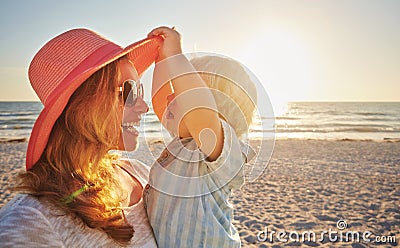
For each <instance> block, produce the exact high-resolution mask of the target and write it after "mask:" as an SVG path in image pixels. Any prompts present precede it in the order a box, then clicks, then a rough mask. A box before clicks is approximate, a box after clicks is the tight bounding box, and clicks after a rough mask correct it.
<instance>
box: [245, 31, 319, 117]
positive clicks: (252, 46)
mask: <svg viewBox="0 0 400 248" xmlns="http://www.w3.org/2000/svg"><path fill="white" fill-rule="evenodd" d="M241 58H243V59H244V60H245V64H246V65H247V66H248V67H249V68H250V69H251V70H253V72H254V73H255V74H256V75H257V76H258V77H259V79H260V81H261V82H262V84H263V86H264V87H265V88H266V90H267V92H268V94H269V97H270V99H271V102H272V105H273V107H274V111H275V113H276V115H279V114H281V113H282V111H284V108H285V106H286V103H287V102H288V101H299V100H307V99H313V98H315V96H314V95H313V94H314V88H315V80H314V78H313V63H312V53H311V49H310V44H308V43H307V42H306V41H305V40H304V39H302V37H300V36H299V35H297V34H296V33H295V32H290V31H288V30H284V29H268V30H266V31H265V32H263V33H262V34H259V33H258V34H256V35H253V36H252V37H251V38H249V39H248V43H247V44H246V45H245V46H244V49H243V50H242V54H241Z"/></svg>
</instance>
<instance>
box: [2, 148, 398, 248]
mask: <svg viewBox="0 0 400 248" xmlns="http://www.w3.org/2000/svg"><path fill="white" fill-rule="evenodd" d="M26 145H27V144H26V143H25V142H22V143H2V144H0V154H1V156H0V163H1V180H0V207H1V206H3V205H4V204H5V203H6V202H7V201H9V200H10V199H11V198H12V197H13V195H14V193H13V192H11V191H10V190H9V189H8V186H10V185H12V182H13V181H12V177H13V176H14V175H15V174H16V173H17V172H18V171H19V170H22V169H23V168H24V159H25V154H24V153H25V149H26ZM140 149H145V146H143V145H142V148H140ZM161 149H162V144H161V143H158V142H154V143H153V144H152V145H151V150H153V151H154V153H155V154H158V153H159V152H160V151H161ZM140 151H141V150H139V152H138V153H137V154H138V157H137V158H138V159H140V160H142V161H144V162H149V161H150V159H149V158H148V157H146V156H140V154H141V153H140ZM231 202H232V204H233V205H234V208H235V220H234V224H235V226H236V228H237V229H238V231H239V233H240V236H241V240H242V246H243V247H285V246H302V247H310V246H311V247H370V246H376V245H379V246H380V247H393V246H397V245H398V243H399V239H400V143H399V142H372V141H369V142H367V141H364V142H363V141H316V140H280V141H277V142H276V146H275V149H274V153H273V156H272V159H271V161H270V163H269V165H268V167H267V169H266V170H265V171H264V173H263V174H262V175H261V176H260V177H259V178H258V180H256V181H255V182H253V183H248V184H246V185H245V186H244V187H243V188H242V189H241V190H240V191H236V192H235V193H234V196H233V198H232V199H231ZM339 228H342V229H339ZM273 232H275V233H273ZM279 232H280V234H279V235H278V233H279ZM283 232H285V233H283ZM304 232H308V233H309V234H310V236H307V235H303V236H302V233H304ZM313 233H314V234H315V240H314V239H313ZM369 233H370V234H369ZM265 234H266V235H265ZM297 234H298V235H299V236H298V237H297ZM305 234H307V233H305ZM346 235H347V236H346ZM363 235H364V237H363ZM357 236H358V237H359V239H358V241H357ZM321 237H322V238H321ZM364 238H365V239H364ZM376 238H380V239H381V240H385V241H386V242H376ZM335 239H336V242H334V241H335ZM368 239H369V241H368ZM394 239H395V241H394ZM388 241H391V242H388Z"/></svg>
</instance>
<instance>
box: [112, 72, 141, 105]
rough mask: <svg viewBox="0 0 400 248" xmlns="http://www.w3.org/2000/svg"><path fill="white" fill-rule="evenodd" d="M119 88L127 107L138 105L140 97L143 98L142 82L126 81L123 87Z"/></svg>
mask: <svg viewBox="0 0 400 248" xmlns="http://www.w3.org/2000/svg"><path fill="white" fill-rule="evenodd" d="M118 88H119V90H118V91H119V92H120V93H122V97H123V99H124V104H125V106H128V107H132V106H134V105H135V104H136V102H137V100H138V98H139V97H140V98H143V94H144V90H143V85H142V84H141V83H140V81H138V82H136V81H134V80H131V79H130V80H126V81H125V82H124V83H123V84H122V86H120V87H118ZM131 91H132V93H131Z"/></svg>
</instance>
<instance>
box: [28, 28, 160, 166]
mask: <svg viewBox="0 0 400 248" xmlns="http://www.w3.org/2000/svg"><path fill="white" fill-rule="evenodd" d="M161 42H162V38H161V37H159V36H158V37H153V38H147V39H144V40H141V41H138V42H136V43H134V44H132V45H129V46H128V47H126V48H125V49H124V48H122V47H120V46H119V45H117V44H115V43H113V42H111V41H110V40H108V39H106V38H104V37H102V36H101V35H99V34H97V33H95V32H93V31H91V30H87V29H73V30H69V31H67V32H65V33H62V34H60V35H59V36H57V37H55V38H53V39H52V40H50V41H49V42H47V43H46V44H45V45H44V46H43V47H42V48H41V49H40V50H39V51H38V52H37V54H36V55H35V57H34V58H33V60H32V62H31V64H30V66H29V72H28V74H29V81H30V83H31V85H32V87H33V89H34V90H35V92H36V94H37V95H38V96H39V98H40V101H41V102H42V103H43V105H44V108H43V110H42V112H41V113H40V114H39V117H38V118H37V120H36V122H35V124H34V126H33V129H32V133H31V137H30V139H29V144H28V150H27V154H26V169H27V170H29V169H31V168H32V167H33V165H34V164H35V163H36V162H37V161H38V160H39V158H40V156H41V155H42V153H43V151H44V149H45V147H46V145H47V141H48V139H49V136H50V132H51V130H52V128H53V125H54V123H55V122H56V120H57V118H58V117H59V116H60V115H61V113H62V111H63V110H64V108H65V106H66V105H67V103H68V100H69V98H70V97H71V95H72V94H73V93H74V91H75V90H76V89H77V88H78V87H79V86H80V85H82V83H83V82H84V81H85V80H86V79H88V78H89V77H90V76H91V75H92V74H93V73H94V72H96V71H97V70H99V69H100V68H102V67H104V66H105V65H107V64H109V63H111V62H112V61H114V60H116V59H118V58H120V57H122V56H124V55H127V56H128V58H129V59H130V60H131V61H132V63H133V64H134V66H135V68H136V70H137V72H138V74H139V76H140V75H141V74H142V73H143V72H144V71H145V70H146V69H147V68H148V67H149V66H150V65H151V64H152V63H153V62H154V61H155V59H156V58H157V56H158V48H159V46H160V44H161Z"/></svg>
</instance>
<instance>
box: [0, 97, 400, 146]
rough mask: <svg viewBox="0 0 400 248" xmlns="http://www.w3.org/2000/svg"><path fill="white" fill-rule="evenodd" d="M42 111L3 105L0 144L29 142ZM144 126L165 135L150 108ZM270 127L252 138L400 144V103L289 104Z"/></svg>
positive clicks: (259, 128)
mask: <svg viewBox="0 0 400 248" xmlns="http://www.w3.org/2000/svg"><path fill="white" fill-rule="evenodd" d="M42 108H43V106H42V104H41V103H40V102H0V140H2V141H10V140H15V139H21V138H26V139H28V138H29V136H30V133H31V130H32V127H33V124H34V122H35V120H36V118H37V116H38V115H39V113H40V111H41V110H42ZM263 119H264V120H271V118H270V117H262V116H261V120H263ZM142 122H144V123H142V124H141V128H140V129H139V131H140V132H142V133H143V135H145V136H146V138H147V137H161V135H160V132H163V135H165V130H162V128H161V124H160V122H159V121H158V119H157V118H156V116H155V114H154V112H153V111H152V109H151V108H150V111H149V112H148V113H147V114H146V116H145V118H143V120H142ZM268 123H274V125H273V126H269V127H268V125H256V126H253V127H252V128H251V132H250V137H253V138H262V137H266V136H268V137H271V135H273V134H275V137H276V139H291V138H295V139H324V140H326V139H327V140H378V141H383V140H389V141H390V140H400V102H290V103H288V104H287V107H286V111H284V113H283V114H282V115H280V116H276V117H275V118H274V120H273V122H268ZM163 137H165V136H163Z"/></svg>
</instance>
